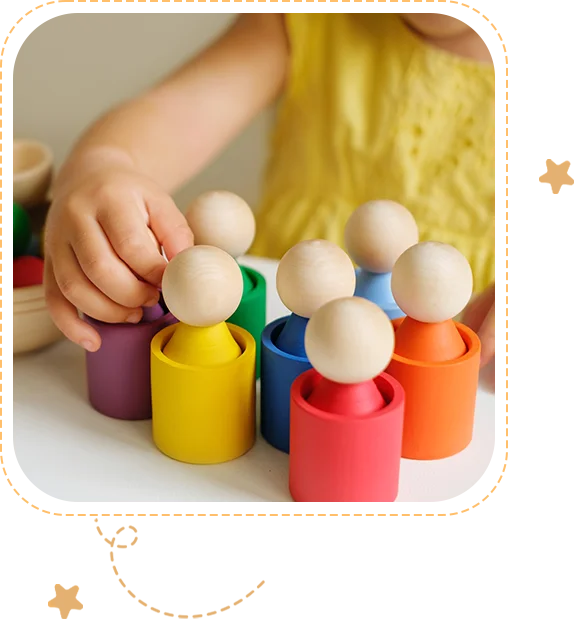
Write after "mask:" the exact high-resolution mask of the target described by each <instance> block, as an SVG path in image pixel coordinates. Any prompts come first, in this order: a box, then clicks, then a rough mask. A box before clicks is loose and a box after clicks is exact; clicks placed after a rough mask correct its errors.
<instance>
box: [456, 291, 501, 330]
mask: <svg viewBox="0 0 574 619" xmlns="http://www.w3.org/2000/svg"><path fill="white" fill-rule="evenodd" d="M493 303H494V284H492V285H491V286H489V287H488V288H487V289H486V290H485V291H484V292H483V293H482V294H480V295H478V296H477V297H476V298H475V299H473V300H472V301H471V302H470V303H469V304H468V306H467V308H466V309H465V310H464V313H463V315H462V322H463V323H464V324H465V325H466V326H467V327H470V328H471V329H472V330H473V331H475V332H478V331H479V330H480V327H481V325H482V323H483V322H484V320H485V319H486V315H487V314H488V312H489V310H490V308H491V306H492V305H493Z"/></svg>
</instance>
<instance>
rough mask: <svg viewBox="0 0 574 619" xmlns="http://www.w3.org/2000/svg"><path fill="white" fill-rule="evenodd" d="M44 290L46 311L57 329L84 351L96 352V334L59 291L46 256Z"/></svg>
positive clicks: (97, 337) (97, 343)
mask: <svg viewBox="0 0 574 619" xmlns="http://www.w3.org/2000/svg"><path fill="white" fill-rule="evenodd" d="M44 288H45V294H46V305H47V306H48V311H49V312H50V315H51V316H52V320H53V321H54V323H55V325H56V326H57V327H58V329H60V331H61V332H62V333H63V334H64V335H65V336H66V337H67V338H68V339H69V340H71V341H72V342H75V343H76V344H79V345H80V346H82V347H83V348H85V349H86V350H88V351H90V352H95V351H96V350H98V348H99V347H100V345H101V338H100V336H99V334H98V332H97V331H96V330H95V329H94V328H93V327H91V326H90V325H89V324H87V323H86V322H84V321H83V320H82V319H81V318H80V317H79V316H78V310H76V308H75V307H74V306H73V305H72V304H71V303H70V302H69V301H68V299H66V297H65V296H64V295H63V294H62V292H61V291H60V288H59V286H58V284H57V282H56V278H55V277H54V271H53V268H52V263H51V260H50V257H49V255H47V256H46V260H45V263H44Z"/></svg>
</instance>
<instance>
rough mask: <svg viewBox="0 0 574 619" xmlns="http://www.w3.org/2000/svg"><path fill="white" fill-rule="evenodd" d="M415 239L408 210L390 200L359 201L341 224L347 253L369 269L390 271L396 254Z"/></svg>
mask: <svg viewBox="0 0 574 619" xmlns="http://www.w3.org/2000/svg"><path fill="white" fill-rule="evenodd" d="M418 240H419V231H418V228H417V224H416V222H415V218H414V217H413V216H412V214H411V212H410V211H409V210H408V209H406V208H405V207H404V206H402V205H400V204H397V203H396V202H391V201H390V200H373V201H372V202H366V203H365V204H362V205H361V206H359V208H357V209H356V210H355V211H354V213H353V214H352V215H351V217H349V220H348V221H347V225H346V227H345V244H346V246H347V251H348V252H349V255H350V256H351V258H352V259H353V260H354V261H355V262H356V263H357V264H358V265H359V266H360V267H361V268H362V269H365V271H369V272H371V273H390V272H391V271H392V270H393V266H394V265H395V262H396V261H397V258H398V257H399V256H400V255H401V254H402V253H403V252H404V251H405V250H407V249H408V248H409V247H411V246H412V245H414V244H415V243H417V242H418Z"/></svg>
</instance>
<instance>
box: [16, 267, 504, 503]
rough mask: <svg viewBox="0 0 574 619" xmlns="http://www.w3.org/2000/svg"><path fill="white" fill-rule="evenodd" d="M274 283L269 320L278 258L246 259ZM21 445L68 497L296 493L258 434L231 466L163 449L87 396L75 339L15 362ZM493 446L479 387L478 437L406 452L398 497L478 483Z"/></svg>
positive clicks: (487, 401)
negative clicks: (446, 453)
mask: <svg viewBox="0 0 574 619" xmlns="http://www.w3.org/2000/svg"><path fill="white" fill-rule="evenodd" d="M242 262H244V263H245V264H247V265H248V266H252V267H254V268H256V269H257V270H259V271H260V272H261V273H263V275H265V277H266V279H267V282H268V302H267V311H268V322H270V321H271V320H274V319H275V318H278V317H279V316H283V315H285V314H287V310H286V309H285V307H284V306H283V305H282V303H281V301H280V300H279V298H278V296H277V294H276V292H275V270H276V262H274V261H269V260H261V259H256V258H246V259H244V260H242ZM14 445H15V450H16V455H17V457H18V462H19V464H20V466H21V468H22V470H23V471H24V473H25V474H26V476H27V477H28V479H29V480H30V481H31V482H32V483H33V484H35V485H36V486H37V487H38V488H39V489H41V490H43V491H44V492H46V493H48V494H49V495H51V496H53V497H56V498H59V499H63V500H67V501H253V502H261V501H291V497H290V495H289V490H288V456H287V455H286V454H284V453H282V452H280V451H277V450H276V449H274V448H272V447H271V446H270V445H268V444H267V443H266V442H265V440H264V439H263V438H262V437H261V435H260V434H258V436H257V441H256V444H255V446H254V447H253V449H252V450H251V451H250V452H249V453H247V454H246V455H244V456H243V457H241V458H239V459H237V460H234V461H232V462H227V463H225V464H218V465H208V466H205V465H203V466H199V465H198V466H194V465H188V464H183V463H180V462H176V461H174V460H171V459H169V458H168V457H166V456H164V455H162V454H161V453H160V452H159V451H158V450H157V449H156V448H155V446H154V444H153V441H152V437H151V421H135V422H134V421H118V420H115V419H109V418H107V417H104V416H103V415H100V414H99V413H97V412H96V411H95V410H93V409H92V408H91V407H90V405H89V403H88V400H87V395H86V378H85V362H84V354H83V352H82V350H81V349H79V348H78V347H76V346H74V345H72V344H71V343H69V342H67V341H62V342H60V343H58V344H56V345H54V346H52V347H51V348H49V349H47V350H44V351H41V352H38V353H33V354H30V355H26V356H21V357H17V358H15V360H14ZM493 448H494V396H493V395H492V394H489V393H486V392H483V391H479V394H478V397H477V404H476V415H475V426H474V437H473V440H472V443H471V444H470V446H469V447H468V448H467V449H466V450H464V451H463V452H462V453H460V454H458V455H456V456H453V457H451V458H446V459H444V460H439V461H435V462H417V461H414V460H404V459H403V460H402V462H401V479H400V491H399V496H398V499H397V500H398V501H441V500H445V499H449V498H453V497H455V496H457V495H459V494H461V493H462V492H464V491H465V490H468V489H469V488H470V487H471V486H472V485H473V484H474V483H476V482H477V481H478V480H479V479H480V477H481V476H482V474H483V473H484V471H485V470H486V468H487V466H488V464H489V461H490V458H491V455H492V452H493Z"/></svg>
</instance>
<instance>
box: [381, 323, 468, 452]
mask: <svg viewBox="0 0 574 619" xmlns="http://www.w3.org/2000/svg"><path fill="white" fill-rule="evenodd" d="M403 320H404V318H398V319H396V320H393V326H394V328H395V332H396V331H397V328H398V327H399V325H400V324H401V322H402V321H403ZM455 325H456V328H457V329H458V332H459V333H460V335H461V337H462V339H463V341H464V343H465V345H466V349H467V350H466V353H465V354H463V355H462V356H461V357H458V358H457V359H454V360H452V361H440V362H432V361H415V360H413V359H407V358H406V357H402V356H400V355H398V354H396V353H395V354H393V357H392V359H391V363H390V365H389V367H388V368H387V370H386V372H387V373H388V374H390V375H391V376H392V377H393V378H396V379H397V380H398V381H399V383H401V385H402V386H403V388H404V390H405V396H406V398H405V419H404V430H403V449H402V456H403V458H410V459H412V460H439V459H441V458H448V457H449V456H453V455H455V454H457V453H459V452H460V451H462V450H463V449H465V448H466V447H467V446H468V444H469V443H470V441H471V440H472V430H473V425H474V408H475V401H476V392H477V389H478V375H479V365H480V340H479V339H478V336H477V335H476V333H474V331H472V329H469V328H468V327H466V326H464V325H462V324H460V323H455Z"/></svg>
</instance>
